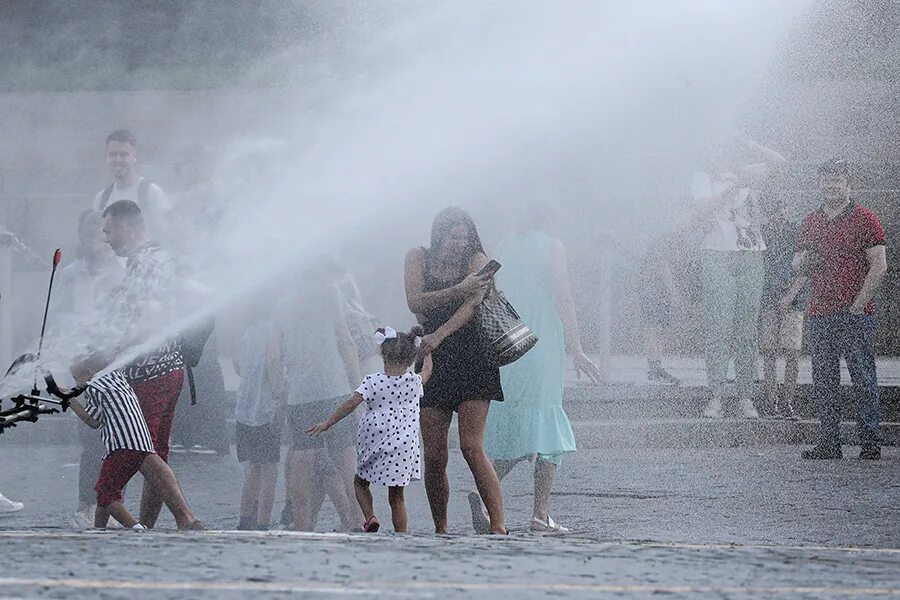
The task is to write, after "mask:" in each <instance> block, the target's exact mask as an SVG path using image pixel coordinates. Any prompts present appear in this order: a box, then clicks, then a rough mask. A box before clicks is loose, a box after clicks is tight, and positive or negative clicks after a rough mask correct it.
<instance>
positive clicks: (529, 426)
mask: <svg viewBox="0 0 900 600" xmlns="http://www.w3.org/2000/svg"><path fill="white" fill-rule="evenodd" d="M552 241H553V240H552V238H550V237H549V236H548V235H547V234H545V233H543V232H539V231H530V232H524V233H514V234H510V235H508V236H506V237H505V238H504V239H503V241H502V242H501V245H500V251H499V252H498V256H497V260H498V261H499V262H500V264H501V265H502V268H501V269H500V271H499V272H498V273H497V277H496V281H497V287H498V288H499V289H500V290H502V291H503V293H504V294H506V297H507V299H508V300H509V301H510V302H511V303H512V305H513V306H514V307H515V309H516V311H517V312H518V313H519V315H520V316H521V317H522V320H523V321H524V322H525V324H526V325H528V327H529V328H530V329H531V330H532V331H533V332H534V333H535V335H537V337H538V343H537V345H536V346H535V347H534V348H532V349H531V351H530V352H528V353H527V354H526V355H525V356H523V357H522V358H520V359H519V360H517V361H516V362H514V363H512V364H511V365H508V366H506V367H503V368H501V369H500V379H501V382H502V387H503V395H504V397H505V398H506V401H505V402H492V403H491V408H490V411H489V412H488V419H487V425H486V428H485V433H484V447H485V450H486V451H487V454H488V456H489V457H490V458H491V459H493V460H514V459H519V458H522V457H530V456H532V455H534V454H537V455H540V457H541V458H543V459H544V460H548V461H550V462H553V463H556V464H558V463H559V462H560V460H561V459H562V455H563V454H565V453H566V452H574V451H575V435H574V434H573V433H572V425H571V424H570V423H569V417H568V416H566V413H565V411H564V410H563V407H562V398H563V385H564V373H565V360H566V347H565V339H564V336H563V326H562V321H561V320H560V318H559V313H558V312H557V310H556V297H555V293H554V289H553V278H552V274H551V271H550V246H551V242H552Z"/></svg>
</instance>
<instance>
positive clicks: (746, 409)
mask: <svg viewBox="0 0 900 600" xmlns="http://www.w3.org/2000/svg"><path fill="white" fill-rule="evenodd" d="M740 408H741V416H743V417H744V418H745V419H758V418H759V413H758V412H756V407H755V406H753V400H751V399H750V398H741V400H740Z"/></svg>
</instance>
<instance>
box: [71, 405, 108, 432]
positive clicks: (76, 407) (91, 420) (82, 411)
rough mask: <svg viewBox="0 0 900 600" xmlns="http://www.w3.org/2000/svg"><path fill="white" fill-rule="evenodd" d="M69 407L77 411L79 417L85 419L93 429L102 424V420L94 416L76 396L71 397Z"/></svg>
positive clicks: (86, 423)
mask: <svg viewBox="0 0 900 600" xmlns="http://www.w3.org/2000/svg"><path fill="white" fill-rule="evenodd" d="M69 408H71V409H72V412H73V413H75V414H76V415H77V416H78V418H79V419H81V420H82V421H84V423H85V425H87V426H88V427H90V428H91V429H99V428H100V425H102V423H100V421H98V420H97V419H95V418H94V417H92V416H91V415H90V413H88V411H87V410H85V408H84V407H83V406H82V405H81V403H80V402H78V400H76V399H74V398H71V399H69Z"/></svg>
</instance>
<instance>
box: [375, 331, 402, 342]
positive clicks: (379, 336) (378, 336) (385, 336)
mask: <svg viewBox="0 0 900 600" xmlns="http://www.w3.org/2000/svg"><path fill="white" fill-rule="evenodd" d="M396 338H397V331H396V330H395V329H394V328H393V327H385V328H384V333H382V332H380V331H376V332H375V343H376V344H378V345H379V346H380V345H382V344H383V343H384V340H393V339H396Z"/></svg>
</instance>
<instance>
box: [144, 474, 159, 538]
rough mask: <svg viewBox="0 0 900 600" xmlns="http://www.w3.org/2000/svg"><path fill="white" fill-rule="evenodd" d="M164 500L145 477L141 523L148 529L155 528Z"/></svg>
mask: <svg viewBox="0 0 900 600" xmlns="http://www.w3.org/2000/svg"><path fill="white" fill-rule="evenodd" d="M162 505H163V501H162V498H160V496H159V491H158V490H157V489H155V488H154V487H153V485H152V484H151V483H150V482H149V481H148V480H147V479H146V478H145V479H144V488H143V491H142V492H141V513H140V514H141V525H143V526H144V527H146V528H147V529H153V528H154V527H155V526H156V521H157V519H159V513H160V511H161V510H162Z"/></svg>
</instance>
